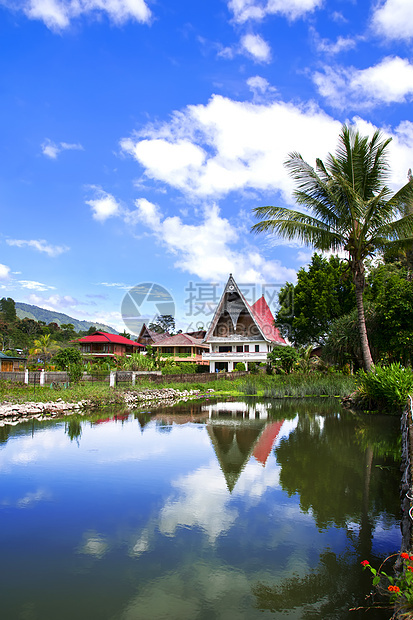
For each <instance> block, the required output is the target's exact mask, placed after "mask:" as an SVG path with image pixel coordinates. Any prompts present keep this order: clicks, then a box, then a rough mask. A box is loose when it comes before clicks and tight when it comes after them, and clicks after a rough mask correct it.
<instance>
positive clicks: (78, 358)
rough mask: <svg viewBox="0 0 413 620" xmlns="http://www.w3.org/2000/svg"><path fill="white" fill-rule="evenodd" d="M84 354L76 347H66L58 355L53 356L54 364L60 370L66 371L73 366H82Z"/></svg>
mask: <svg viewBox="0 0 413 620" xmlns="http://www.w3.org/2000/svg"><path fill="white" fill-rule="evenodd" d="M81 363H82V354H81V353H80V351H79V349H76V348H75V347H66V348H65V349H60V350H59V351H58V352H57V353H56V355H54V356H53V364H54V365H55V366H56V368H57V369H58V370H66V369H67V368H69V366H70V365H72V364H81Z"/></svg>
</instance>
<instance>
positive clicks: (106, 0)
mask: <svg viewBox="0 0 413 620" xmlns="http://www.w3.org/2000/svg"><path fill="white" fill-rule="evenodd" d="M6 6H9V7H10V8H11V9H14V10H16V9H18V10H22V11H24V13H25V14H26V15H27V17H28V18H29V19H38V20H41V21H43V22H44V23H45V25H46V26H47V27H48V28H50V29H51V30H56V31H59V30H63V29H64V28H67V27H68V26H69V25H70V23H71V20H73V19H76V18H78V17H81V16H83V15H90V14H92V15H96V16H97V17H99V16H100V15H102V14H103V15H106V16H107V17H108V18H109V19H110V21H112V22H113V23H115V24H117V25H120V24H123V23H125V22H127V21H129V20H134V21H138V22H140V23H148V22H149V21H150V19H151V12H150V10H149V8H148V6H147V4H146V3H145V1H144V0H17V2H16V1H13V2H12V1H11V0H8V2H7V4H6Z"/></svg>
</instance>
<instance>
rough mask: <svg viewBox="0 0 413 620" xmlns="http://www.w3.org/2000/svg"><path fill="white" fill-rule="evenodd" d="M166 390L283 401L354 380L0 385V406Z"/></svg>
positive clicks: (340, 388) (117, 398) (333, 391)
mask: <svg viewBox="0 0 413 620" xmlns="http://www.w3.org/2000/svg"><path fill="white" fill-rule="evenodd" d="M165 387H169V388H174V389H176V390H179V391H182V392H183V391H185V390H199V392H200V393H201V394H204V393H205V391H206V390H207V389H211V388H212V389H213V390H214V393H215V395H217V396H220V397H222V398H226V397H230V396H235V397H237V396H238V397H241V396H256V397H261V398H283V397H304V396H346V395H348V394H350V393H351V392H352V391H353V390H354V387H355V379H354V377H350V376H347V375H341V374H338V373H334V374H329V375H323V374H318V373H310V374H293V375H274V376H267V375H258V376H257V375H250V376H247V377H242V378H240V379H236V380H235V381H229V380H225V379H222V380H220V381H211V382H210V383H197V381H196V377H195V376H194V382H193V383H176V382H173V381H168V382H165V383H162V384H161V385H159V384H158V385H154V384H153V383H151V382H150V381H148V380H144V381H141V382H139V384H137V385H136V386H131V385H126V384H125V385H122V386H118V387H117V388H115V389H113V388H110V387H109V384H108V383H86V382H85V383H78V384H73V385H71V386H70V387H68V388H67V389H59V390H56V389H51V388H50V386H45V387H40V386H36V388H35V389H34V388H33V385H30V386H27V385H25V386H22V385H15V384H13V383H9V382H5V381H0V402H4V401H11V402H16V403H22V402H45V401H52V402H53V401H56V400H58V399H61V400H63V401H65V402H79V401H81V400H91V401H92V402H93V403H94V404H96V405H98V404H101V405H105V404H112V403H113V404H116V403H119V404H121V403H122V402H123V399H122V393H123V392H124V391H125V390H127V391H138V392H139V391H142V390H147V389H152V390H158V389H162V388H165Z"/></svg>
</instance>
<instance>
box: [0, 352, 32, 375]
mask: <svg viewBox="0 0 413 620" xmlns="http://www.w3.org/2000/svg"><path fill="white" fill-rule="evenodd" d="M26 361H27V359H26V358H25V357H14V356H13V355H6V354H5V353H3V352H2V351H0V372H13V371H16V370H24V369H25V368H26Z"/></svg>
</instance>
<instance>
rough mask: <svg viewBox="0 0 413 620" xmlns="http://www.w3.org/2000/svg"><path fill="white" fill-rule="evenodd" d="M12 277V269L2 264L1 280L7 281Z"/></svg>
mask: <svg viewBox="0 0 413 620" xmlns="http://www.w3.org/2000/svg"><path fill="white" fill-rule="evenodd" d="M9 277H10V267H7V265H3V264H1V263H0V280H7V279H8V278H9Z"/></svg>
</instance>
